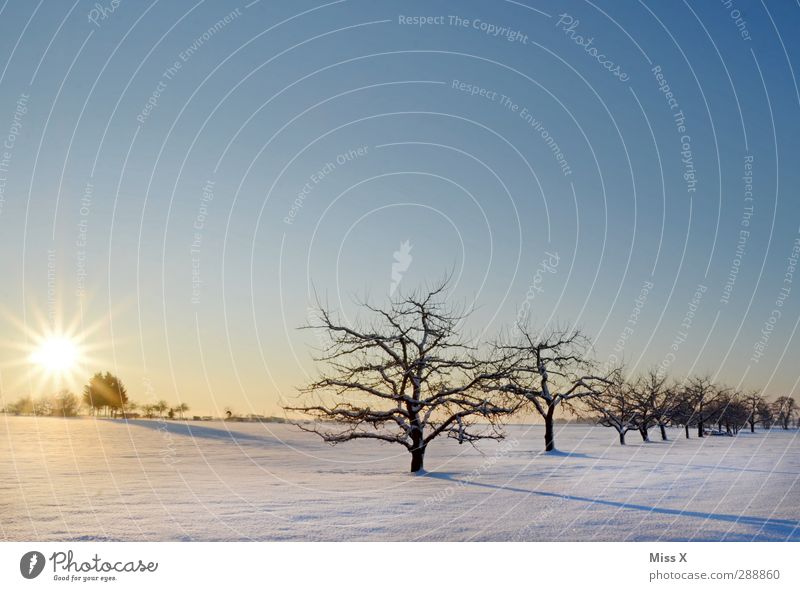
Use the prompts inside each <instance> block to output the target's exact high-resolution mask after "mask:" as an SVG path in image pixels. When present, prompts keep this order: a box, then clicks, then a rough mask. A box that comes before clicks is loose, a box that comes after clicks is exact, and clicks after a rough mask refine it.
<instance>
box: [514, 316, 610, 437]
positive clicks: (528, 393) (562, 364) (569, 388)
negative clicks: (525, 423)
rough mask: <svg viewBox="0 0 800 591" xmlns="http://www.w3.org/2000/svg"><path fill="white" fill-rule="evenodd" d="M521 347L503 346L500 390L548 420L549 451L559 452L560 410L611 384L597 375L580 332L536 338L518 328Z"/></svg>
mask: <svg viewBox="0 0 800 591" xmlns="http://www.w3.org/2000/svg"><path fill="white" fill-rule="evenodd" d="M518 331H519V333H520V337H519V339H518V342H517V343H514V344H505V345H499V346H498V349H499V350H500V351H502V353H503V361H502V363H504V364H505V367H504V370H503V371H502V372H501V373H502V378H501V379H500V383H501V385H500V387H499V389H500V390H501V391H503V392H506V393H508V394H510V395H511V396H512V397H514V398H517V399H520V400H522V401H523V402H524V403H527V404H529V405H530V406H532V407H533V408H534V409H536V412H538V413H539V415H541V417H542V418H543V419H544V448H545V451H554V450H555V432H554V429H553V423H554V418H555V412H556V410H557V409H558V408H559V407H560V406H569V405H570V404H571V403H573V402H576V401H577V400H581V399H587V398H590V397H592V396H597V395H598V394H600V393H601V392H602V391H603V390H604V389H605V388H606V387H607V386H608V384H609V383H610V380H608V379H607V378H605V377H601V376H597V375H594V369H595V366H594V363H593V362H592V361H591V360H590V359H589V358H588V355H589V352H590V349H591V347H590V343H589V340H588V339H587V338H586V337H585V336H584V335H583V333H581V332H580V331H579V330H560V329H555V330H552V331H550V332H549V333H547V334H546V335H544V336H542V335H534V334H533V333H532V332H531V331H530V330H529V329H527V328H526V327H524V326H520V327H518Z"/></svg>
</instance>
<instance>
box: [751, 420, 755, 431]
mask: <svg viewBox="0 0 800 591" xmlns="http://www.w3.org/2000/svg"><path fill="white" fill-rule="evenodd" d="M755 432H756V424H755V423H754V422H753V421H750V433H755Z"/></svg>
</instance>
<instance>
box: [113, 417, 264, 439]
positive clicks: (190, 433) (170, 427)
mask: <svg viewBox="0 0 800 591" xmlns="http://www.w3.org/2000/svg"><path fill="white" fill-rule="evenodd" d="M127 424H128V425H133V426H134V427H144V428H146V429H152V430H154V431H162V432H166V433H169V434H170V435H183V436H185V437H198V438H201V439H215V440H217V441H230V442H232V443H239V442H240V441H248V442H256V443H261V444H264V445H275V444H278V443H280V442H279V441H277V440H275V439H273V438H270V437H265V436H261V435H254V434H251V433H241V432H239V431H229V430H228V429H215V428H213V427H203V426H200V425H193V424H190V423H183V422H171V421H159V420H157V419H128V421H127Z"/></svg>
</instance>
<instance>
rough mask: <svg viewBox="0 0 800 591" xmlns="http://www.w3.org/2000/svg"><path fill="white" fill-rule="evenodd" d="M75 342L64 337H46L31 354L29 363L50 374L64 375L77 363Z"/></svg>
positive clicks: (77, 354) (77, 355)
mask: <svg viewBox="0 0 800 591" xmlns="http://www.w3.org/2000/svg"><path fill="white" fill-rule="evenodd" d="M78 358H79V352H78V346H77V345H76V344H75V341H73V340H72V339H70V338H68V337H65V336H52V337H48V338H47V339H45V340H44V341H42V342H41V344H40V345H39V346H38V348H37V349H36V350H35V351H34V352H33V353H31V356H30V361H31V362H32V363H35V364H36V365H38V366H40V367H41V368H42V369H45V370H46V371H48V372H51V373H66V372H69V371H71V370H72V369H73V368H74V367H75V366H76V365H77V363H78Z"/></svg>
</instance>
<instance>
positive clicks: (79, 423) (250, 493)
mask: <svg viewBox="0 0 800 591" xmlns="http://www.w3.org/2000/svg"><path fill="white" fill-rule="evenodd" d="M0 431H2V433H0V475H2V478H1V479H0V537H2V538H4V539H6V540H45V541H52V540H61V541H66V540H130V541H144V540H146V541H163V540H265V541H266V540H444V541H457V540H497V541H551V540H586V541H589V540H598V541H599V540H609V541H619V540H795V541H799V540H800V480H799V479H800V454H799V453H798V452H799V451H800V437H798V435H800V433H798V431H797V430H791V431H779V430H773V431H772V432H770V433H765V432H763V431H758V432H756V433H755V434H750V433H749V432H747V433H745V432H742V433H741V434H740V435H739V436H738V437H735V438H729V437H708V438H705V439H702V440H700V439H697V438H696V434H695V433H692V439H690V440H688V441H687V440H685V439H683V435H682V431H681V430H678V429H671V430H670V432H669V436H670V439H671V440H672V441H670V442H666V443H665V442H661V441H654V442H652V443H649V444H643V443H642V442H641V441H640V440H637V439H638V434H636V433H631V434H629V436H628V439H629V444H628V445H627V446H626V447H621V446H619V444H618V443H617V442H616V441H617V434H616V432H614V431H613V430H611V429H604V428H602V427H589V426H579V425H574V426H559V427H558V432H557V435H556V445H557V446H558V447H559V449H560V450H561V451H559V452H556V453H553V454H544V453H542V452H541V449H542V446H543V428H542V427H541V426H531V427H528V426H512V427H509V428H508V439H507V440H506V441H505V442H486V443H485V444H482V445H481V447H480V451H478V450H475V449H473V448H472V447H471V446H469V445H462V446H459V445H458V444H457V443H455V442H453V441H448V440H437V441H434V443H433V444H432V445H431V447H430V448H429V450H428V455H427V457H426V460H425V467H426V469H427V472H426V473H425V474H422V475H418V476H413V475H411V474H409V473H408V472H407V470H408V467H409V460H410V457H409V454H408V452H406V451H405V449H403V448H401V447H399V446H392V445H389V444H379V443H376V442H370V441H355V442H352V443H348V444H342V445H339V446H336V447H330V446H328V445H326V444H324V443H322V442H321V441H320V440H319V439H318V438H316V437H315V436H314V435H311V434H308V433H304V432H300V431H299V430H298V429H297V428H295V427H292V426H290V425H281V424H263V425H261V424H253V423H225V422H221V421H219V422H188V423H183V422H178V421H158V420H136V421H130V422H128V423H127V424H126V423H125V422H123V421H112V420H94V419H86V418H83V419H51V418H27V417H0ZM651 436H652V437H654V439H660V436H659V434H658V433H657V429H654V430H653V432H652V434H651Z"/></svg>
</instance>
